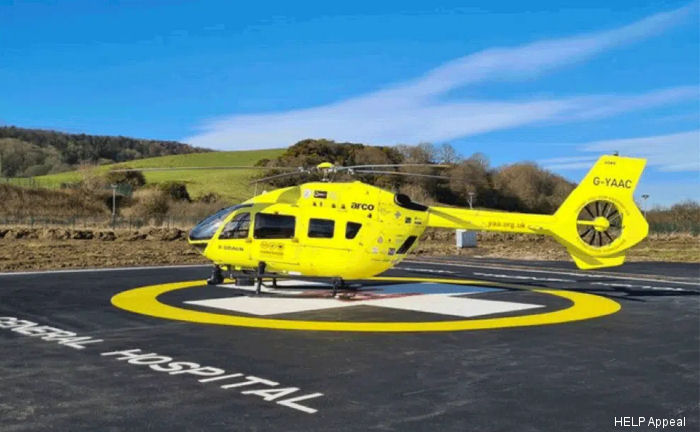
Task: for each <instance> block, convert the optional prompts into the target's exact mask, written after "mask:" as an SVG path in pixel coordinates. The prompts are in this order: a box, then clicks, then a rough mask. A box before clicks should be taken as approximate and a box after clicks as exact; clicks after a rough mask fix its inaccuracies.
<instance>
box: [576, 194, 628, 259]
mask: <svg viewBox="0 0 700 432" xmlns="http://www.w3.org/2000/svg"><path fill="white" fill-rule="evenodd" d="M576 226H577V230H578V235H579V237H580V238H581V240H583V241H584V242H585V243H586V244H588V245H589V246H591V247H594V248H600V247H604V246H607V245H609V244H611V243H612V242H614V241H615V240H617V239H618V238H619V237H620V236H621V235H622V214H621V213H620V209H619V208H618V207H617V206H616V205H615V204H614V203H613V202H611V201H606V200H596V201H591V202H589V203H588V204H586V205H585V206H584V207H583V208H582V209H581V211H580V212H579V214H578V218H577V220H576Z"/></svg>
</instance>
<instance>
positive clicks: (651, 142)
mask: <svg viewBox="0 0 700 432" xmlns="http://www.w3.org/2000/svg"><path fill="white" fill-rule="evenodd" d="M583 150H585V151H595V152H612V151H619V152H620V154H624V155H629V156H638V157H643V158H646V159H647V164H648V165H649V166H655V167H658V168H659V170H660V171H700V129H699V130H694V131H688V132H679V133H674V134H669V135H657V136H649V137H641V138H625V139H615V140H606V141H596V142H592V143H588V144H586V145H585V146H584V147H583Z"/></svg>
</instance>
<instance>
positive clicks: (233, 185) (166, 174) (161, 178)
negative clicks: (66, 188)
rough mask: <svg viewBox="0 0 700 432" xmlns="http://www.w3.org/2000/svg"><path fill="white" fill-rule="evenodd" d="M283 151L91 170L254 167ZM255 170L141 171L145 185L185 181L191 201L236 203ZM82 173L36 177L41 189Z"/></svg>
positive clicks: (146, 161)
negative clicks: (210, 196) (216, 198)
mask: <svg viewBox="0 0 700 432" xmlns="http://www.w3.org/2000/svg"><path fill="white" fill-rule="evenodd" d="M283 152H284V150H283V149H273V150H248V151H229V152H209V153H192V154H183V155H172V156H161V157H155V158H146V159H139V160H134V161H129V162H124V163H118V164H109V165H101V166H98V167H95V168H92V170H95V171H96V172H98V173H105V172H107V171H109V170H110V169H111V168H115V167H129V168H165V167H199V166H226V165H255V163H256V162H257V161H259V160H260V159H264V158H267V159H273V158H276V157H277V156H279V155H281V154H282V153H283ZM257 172H258V171H255V170H211V171H209V170H182V171H180V170H178V171H162V172H144V175H145V177H146V182H147V184H153V183H163V182H169V181H179V182H184V183H185V184H186V185H187V190H188V191H189V193H190V196H191V197H192V198H194V199H196V198H198V197H200V196H202V195H205V194H207V193H210V192H215V193H217V194H219V195H220V196H221V197H222V198H224V199H226V200H228V201H232V202H236V201H241V200H243V199H248V198H250V197H251V196H252V195H253V194H252V192H251V189H250V186H249V185H248V181H249V179H250V177H251V176H252V175H254V174H256V173H257ZM85 175H86V172H85V171H84V170H78V171H69V172H64V173H59V174H51V175H45V176H40V177H35V179H34V180H35V181H36V183H37V184H38V185H40V186H42V185H43V186H55V185H58V184H61V183H75V182H79V181H81V180H82V179H83V178H84V176H85Z"/></svg>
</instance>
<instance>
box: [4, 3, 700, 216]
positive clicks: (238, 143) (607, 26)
mask: <svg viewBox="0 0 700 432" xmlns="http://www.w3.org/2000/svg"><path fill="white" fill-rule="evenodd" d="M258 3H259V4H258ZM258 3H255V2H253V3H251V2H246V3H239V2H230V1H221V2H215V1H209V2H172V1H110V2H101V1H95V0H92V1H52V2H36V1H31V2H29V1H27V2H21V1H9V2H8V1H5V0H0V17H1V20H2V25H0V124H12V125H18V126H24V127H40V128H51V129H58V130H63V131H69V132H85V133H92V134H109V135H127V136H135V137H143V138H160V139H174V140H180V141H185V142H190V143H193V144H196V145H201V146H205V147H210V148H217V149H231V150H235V149H248V148H269V147H285V146H288V145H290V144H292V143H294V142H295V141H296V140H298V139H301V138H305V137H324V138H329V139H335V140H337V141H346V140H348V141H357V142H365V143H368V144H383V145H393V144H397V143H406V144H415V143H417V142H421V141H427V142H434V143H442V142H449V143H451V144H452V145H454V146H455V147H456V148H457V149H458V150H459V151H460V152H461V153H462V154H464V155H469V154H471V153H474V152H483V153H485V154H486V155H487V156H488V157H489V158H490V159H491V162H492V164H493V165H500V164H504V163H511V162H516V161H521V160H533V161H537V162H538V163H540V164H542V165H543V166H545V167H548V168H550V169H551V170H553V171H555V172H557V173H560V174H562V175H564V176H566V177H567V178H570V179H572V180H574V181H576V180H578V179H580V177H581V176H582V175H583V174H584V172H585V167H587V166H589V165H590V164H591V162H592V160H594V159H595V157H596V156H597V155H599V154H600V153H605V152H611V151H613V150H619V151H620V152H621V153H622V154H625V155H633V156H642V157H647V158H648V160H649V168H648V169H647V171H646V173H645V175H644V178H643V182H642V184H641V185H640V187H639V189H638V191H637V192H638V193H640V194H641V193H644V192H646V193H649V194H650V195H651V198H650V200H649V201H650V203H651V204H664V205H667V204H671V203H674V202H677V201H680V200H682V199H686V198H695V199H700V194H699V193H698V190H699V188H698V186H699V185H700V177H699V175H700V142H699V141H700V132H698V131H699V129H700V105H699V103H700V78H699V77H700V57H699V56H700V41H699V39H700V35H699V27H700V26H699V23H700V15H699V12H698V4H697V2H691V3H689V2H687V1H644V0H636V1H622V0H616V1H614V2H610V1H596V0H589V1H585V2H584V1H579V2H562V1H557V2H554V1H528V2H471V5H470V6H464V4H466V3H467V2H463V1H462V2H439V1H434V2H407V1H401V2H376V1H373V2H360V1H356V2H335V3H343V4H333V3H334V2H325V3H324V4H316V3H311V2H308V3H303V2H279V3H272V2H269V3H265V4H263V2H258ZM345 3H347V4H345Z"/></svg>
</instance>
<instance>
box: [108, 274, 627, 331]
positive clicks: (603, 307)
mask: <svg viewBox="0 0 700 432" xmlns="http://www.w3.org/2000/svg"><path fill="white" fill-rule="evenodd" d="M372 279H373V280H380V281H400V282H416V281H417V282H438V283H451V284H462V285H474V284H478V285H492V286H494V285H497V284H495V283H489V282H482V281H468V280H454V279H429V278H400V277H376V278H372ZM204 283H205V282H204V281H188V282H176V283H168V284H162V285H151V286H145V287H140V288H134V289H131V290H128V291H124V292H122V293H119V294H117V295H115V296H114V297H112V304H113V305H114V306H116V307H118V308H120V309H124V310H127V311H130V312H135V313H138V314H142V315H149V316H153V317H157V318H166V319H172V320H179V321H190V322H197V323H203V324H218V325H230V326H239V327H259V328H270V329H283V330H323V331H352V332H434V331H455V330H481V329H496V328H507V327H524V326H535V325H545V324H560V323H566V322H571V321H580V320H585V319H591V318H597V317H601V316H605V315H610V314H613V313H615V312H617V311H618V310H620V305H619V304H618V303H617V302H615V301H613V300H610V299H608V298H605V297H601V296H597V295H593V294H586V293H581V292H574V291H565V290H555V289H534V290H533V291H534V292H538V293H542V294H549V295H554V296H557V297H561V298H565V299H568V300H570V301H571V302H572V303H573V304H572V305H571V306H570V307H568V308H566V309H561V310H557V311H553V312H543V313H539V314H531V315H520V316H514V317H503V318H485V319H470V320H457V321H428V322H352V321H297V320H283V319H268V318H254V317H245V316H237V315H224V314H216V313H211V312H202V311H198V310H191V309H182V308H178V307H174V306H170V305H167V304H164V303H161V302H160V301H158V298H157V297H158V296H159V295H161V294H164V293H167V292H170V291H175V290H179V289H184V288H190V287H194V286H198V285H200V286H201V285H202V284H204Z"/></svg>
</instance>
